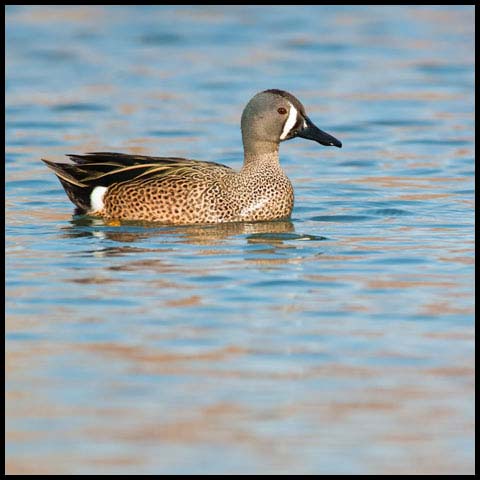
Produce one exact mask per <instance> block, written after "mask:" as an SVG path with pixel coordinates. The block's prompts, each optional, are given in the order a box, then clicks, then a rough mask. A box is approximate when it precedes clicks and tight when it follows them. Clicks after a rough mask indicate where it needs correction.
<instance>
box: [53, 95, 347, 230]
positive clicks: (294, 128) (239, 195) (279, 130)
mask: <svg viewBox="0 0 480 480" xmlns="http://www.w3.org/2000/svg"><path fill="white" fill-rule="evenodd" d="M241 128H242V139H243V148H244V163H243V167H242V168H241V170H240V171H238V172H237V171H235V170H233V169H232V168H230V167H227V166H225V165H221V164H219V163H213V162H202V161H198V160H188V159H184V158H174V157H146V156H140V155H127V154H122V153H88V154H86V155H68V156H69V157H70V159H71V160H73V162H74V163H73V164H64V163H54V162H51V161H48V160H43V161H44V162H45V163H46V164H47V165H48V166H49V167H50V168H51V169H52V170H53V171H54V172H55V174H56V175H57V177H58V178H59V180H60V182H61V183H62V185H63V188H64V189H65V192H66V193H67V195H68V197H69V198H70V200H71V201H72V202H73V203H74V204H75V205H76V206H77V207H78V211H79V212H81V213H87V214H89V215H93V216H101V217H106V218H108V219H118V220H147V221H157V222H163V223H174V224H192V223H220V222H242V221H248V222H250V221H258V220H275V219H281V218H288V217H289V216H290V213H291V211H292V208H293V188H292V184H291V183H290V180H289V179H288V178H287V176H286V175H285V173H284V171H283V170H282V168H281V167H280V163H279V158H278V146H279V144H280V142H282V141H284V140H289V139H291V138H295V137H302V138H307V139H309V140H315V141H316V142H318V143H321V144H322V145H327V146H329V145H333V146H336V147H341V146H342V144H341V142H339V141H338V140H337V139H336V138H334V137H332V136H331V135H329V134H328V133H325V132H323V131H322V130H320V129H319V128H317V127H316V126H315V125H314V124H313V123H312V121H311V120H310V119H309V118H308V116H307V115H306V113H305V109H304V107H303V105H302V104H301V103H300V102H299V101H298V100H297V99H296V98H295V97H294V96H293V95H291V94H290V93H288V92H285V91H283V90H265V91H264V92H260V93H258V94H257V95H255V96H254V97H253V98H252V99H251V100H250V102H248V104H247V106H246V107H245V110H244V111H243V114H242V121H241Z"/></svg>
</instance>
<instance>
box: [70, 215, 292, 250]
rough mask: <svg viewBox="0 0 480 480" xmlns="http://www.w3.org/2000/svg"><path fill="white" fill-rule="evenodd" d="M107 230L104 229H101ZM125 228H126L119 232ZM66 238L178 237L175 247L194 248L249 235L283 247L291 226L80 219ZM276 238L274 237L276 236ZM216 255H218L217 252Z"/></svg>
mask: <svg viewBox="0 0 480 480" xmlns="http://www.w3.org/2000/svg"><path fill="white" fill-rule="evenodd" d="M83 226H87V227H99V228H98V230H97V231H87V230H81V229H78V228H77V227H83ZM103 227H107V228H103ZM122 227H125V228H122ZM128 227H141V228H140V229H139V230H138V231H132V230H129V229H128ZM63 231H64V232H65V236H67V237H70V236H98V237H103V238H106V239H109V240H114V241H116V242H122V243H129V244H131V243H133V242H135V241H139V240H143V239H147V238H154V237H162V238H168V237H169V236H172V235H174V236H180V237H181V238H179V239H176V240H175V241H176V242H177V243H191V244H194V245H210V246H215V245H221V244H222V243H223V241H224V240H227V239H229V238H230V237H233V236H237V235H248V236H249V237H247V241H248V242H254V243H261V242H262V241H265V240H262V235H264V234H268V235H269V236H268V237H266V240H267V241H268V242H270V243H271V242H272V241H273V242H276V243H278V244H281V243H283V239H282V236H281V234H284V233H293V232H294V231H295V228H294V225H293V223H292V222H291V221H290V220H283V221H274V222H255V223H240V222H239V223H235V222H232V223H220V224H205V225H178V226H177V225H175V226H169V225H162V224H156V223H151V222H118V221H115V222H112V221H110V220H104V219H101V218H92V217H79V218H76V219H74V220H72V222H71V225H70V226H68V227H65V228H63ZM276 234H277V235H278V237H275V235H276ZM250 236H252V237H250ZM217 253H218V252H217Z"/></svg>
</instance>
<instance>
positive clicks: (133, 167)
mask: <svg viewBox="0 0 480 480" xmlns="http://www.w3.org/2000/svg"><path fill="white" fill-rule="evenodd" d="M67 156H68V157H69V158H70V159H71V160H72V162H73V163H56V162H52V161H50V160H45V159H43V158H42V161H43V162H45V163H46V164H47V166H48V167H49V168H51V169H52V170H53V171H54V172H55V174H56V175H57V177H58V179H59V180H60V182H61V184H62V186H63V188H64V189H65V192H66V193H67V195H68V197H69V198H70V200H71V201H72V202H73V203H74V204H75V205H76V206H77V207H79V208H80V209H82V210H85V211H88V210H89V208H90V194H91V193H92V190H93V189H94V188H95V187H99V186H102V187H107V188H108V187H109V186H110V185H113V184H116V183H120V182H128V181H136V180H141V181H143V180H145V181H146V180H150V179H152V178H155V179H159V180H160V179H162V178H165V179H166V178H167V177H169V176H172V175H175V176H177V175H188V173H189V172H191V173H193V172H198V171H201V170H204V169H207V170H208V169H209V168H212V167H215V168H221V169H225V170H226V171H230V172H231V171H232V169H231V168H230V167H227V166H226V165H222V164H220V163H214V162H203V161H199V160H190V159H187V158H178V157H150V156H144V155H128V154H125V153H112V152H95V153H87V154H84V155H76V154H69V155H67Z"/></svg>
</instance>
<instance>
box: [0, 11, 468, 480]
mask: <svg viewBox="0 0 480 480" xmlns="http://www.w3.org/2000/svg"><path fill="white" fill-rule="evenodd" d="M473 8H474V7H473V6H422V7H418V6H417V7H407V6H387V7H352V6H329V7H324V6H302V7H287V6H276V7H275V6H265V7H255V6H229V7H220V6H203V7H201V6H197V7H188V6H161V7H158V6H136V7H128V6H116V7H115V6H114V7H112V6H110V7H109V6H106V7H105V6H104V7H100V6H97V7H95V6H88V7H87V6H73V7H60V6H39V7H32V6H13V7H11V6H9V7H8V8H7V10H6V157H5V161H6V170H5V172H6V208H5V218H6V250H5V253H6V471H7V473H10V474H19V473H30V474H31V473H35V474H39V473H55V474H81V473H88V474H93V473H101V474H118V473H127V474H131V473H143V474H153V473H157V474H167V473H170V474H171V473H174V474H194V473H210V474H225V473H261V474H265V473H277V474H278V473H305V474H314V473H320V474H354V473H362V474H367V473H368V474H413V473H421V474H447V473H450V474H451V473H457V474H458V473H466V474H471V473H473V472H474V455H473V453H474V452H473V450H474V397H473V396H474V327H473V316H474V89H473V86H474V10H473ZM267 88H281V89H285V90H288V91H291V92H292V93H293V94H295V95H296V96H298V97H299V98H300V100H301V101H302V102H303V103H304V104H305V105H306V108H307V112H308V113H309V115H310V117H311V118H312V120H313V121H314V122H315V123H316V124H317V125H318V126H319V127H320V128H322V129H324V130H326V131H327V132H329V133H331V134H332V135H334V136H335V137H337V138H339V139H340V140H341V141H342V142H343V145H344V147H343V148H342V149H341V150H339V149H331V148H324V147H322V146H320V145H318V144H315V143H313V142H308V141H306V140H301V139H297V140H293V141H290V142H285V143H283V144H282V146H281V161H282V165H283V166H284V168H285V170H286V172H287V174H288V175H289V177H290V178H291V180H292V183H293V185H294V187H295V195H296V203H295V208H294V211H293V215H292V218H291V220H290V221H283V222H271V223H269V222H266V223H258V224H231V225H220V226H194V227H171V226H162V225H154V224H136V223H127V224H125V225H121V226H114V225H108V224H106V223H104V222H103V221H102V220H99V219H92V218H81V217H80V218H77V217H74V216H73V215H72V214H73V207H72V205H71V204H70V202H69V201H68V199H67V197H66V195H65V193H64V192H63V189H62V188H61V186H60V184H59V183H58V181H57V179H56V178H55V176H54V175H53V174H52V173H51V172H50V171H48V169H47V168H46V167H45V166H44V165H43V164H42V163H41V162H40V158H42V157H43V158H49V159H53V160H61V159H62V158H63V155H64V154H65V153H74V152H77V153H82V152H88V151H102V150H103V151H122V152H127V153H137V154H146V155H148V154H152V155H165V156H167V155H172V156H185V157H190V158H197V159H203V160H211V161H216V162H220V163H225V164H228V165H230V166H233V167H237V168H238V167H240V165H241V162H242V146H241V138H240V131H239V120H240V115H241V111H242V109H243V107H244V105H245V104H246V102H247V101H248V100H249V99H250V98H251V96H253V95H254V94H255V93H256V92H258V91H261V90H263V89H267Z"/></svg>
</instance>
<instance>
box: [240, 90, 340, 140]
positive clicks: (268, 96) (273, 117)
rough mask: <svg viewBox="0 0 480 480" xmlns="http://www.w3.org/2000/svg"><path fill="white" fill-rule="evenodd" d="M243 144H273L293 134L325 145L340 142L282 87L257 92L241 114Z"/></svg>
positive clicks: (287, 138)
mask: <svg viewBox="0 0 480 480" xmlns="http://www.w3.org/2000/svg"><path fill="white" fill-rule="evenodd" d="M241 125H242V137H243V143H244V145H245V147H248V146H250V148H252V147H253V148H255V147H254V145H258V146H259V145H261V144H275V145H278V144H279V143H280V142H283V141H284V140H290V139H291V138H295V137H302V138H306V139H308V140H314V141H316V142H318V143H321V144H322V145H325V146H335V147H339V148H341V147H342V142H340V141H339V140H337V139H336V138H335V137H333V136H332V135H329V134H328V133H326V132H324V131H323V130H320V129H319V128H318V127H317V126H316V125H315V124H314V123H313V122H312V121H311V120H310V118H308V116H307V114H306V112H305V108H304V106H303V105H302V103H301V102H300V101H299V100H298V99H297V98H295V97H294V96H293V95H292V94H291V93H288V92H285V91H284V90H265V91H263V92H260V93H257V94H256V95H255V96H254V97H253V98H252V99H251V100H250V101H249V102H248V104H247V106H246V107H245V109H244V111H243V114H242V123H241Z"/></svg>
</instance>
